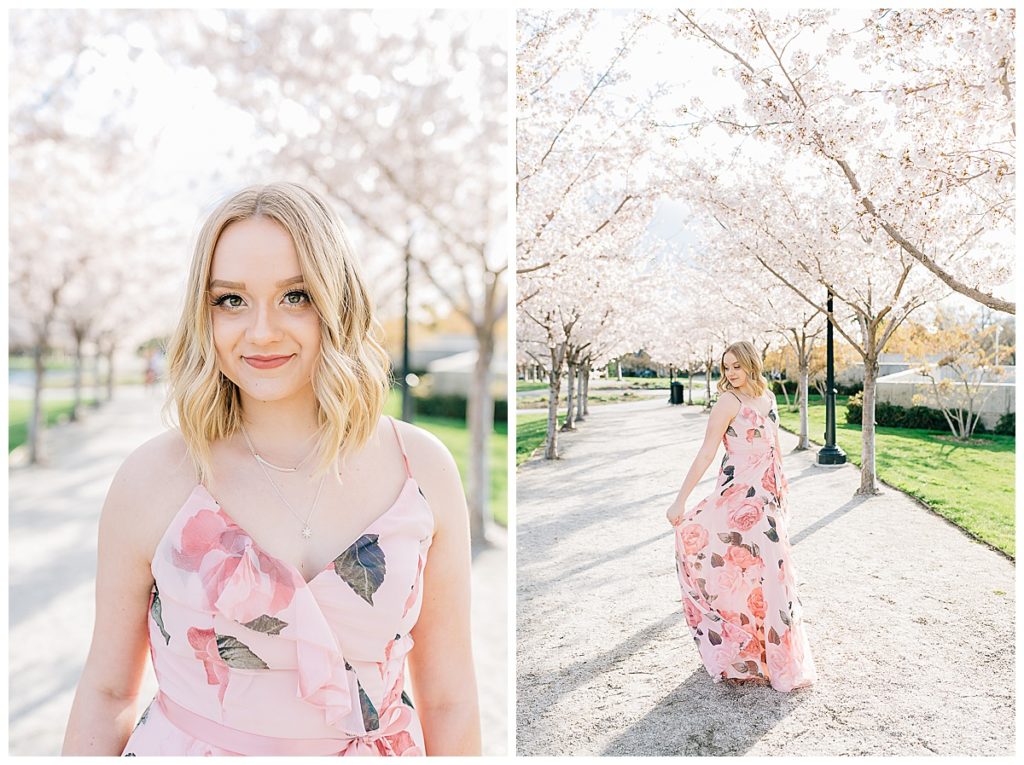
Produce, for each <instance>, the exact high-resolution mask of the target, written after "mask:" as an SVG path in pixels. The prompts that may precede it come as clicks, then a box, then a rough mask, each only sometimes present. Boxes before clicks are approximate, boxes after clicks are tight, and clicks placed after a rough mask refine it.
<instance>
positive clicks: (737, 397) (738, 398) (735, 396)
mask: <svg viewBox="0 0 1024 765" xmlns="http://www.w3.org/2000/svg"><path fill="white" fill-rule="evenodd" d="M726 393H732V397H733V398H734V399H736V400H737V401H739V402H740V403H741V404H742V403H743V399H741V398H740V397H739V396H737V395H736V394H735V393H733V392H732V391H731V390H727V391H726Z"/></svg>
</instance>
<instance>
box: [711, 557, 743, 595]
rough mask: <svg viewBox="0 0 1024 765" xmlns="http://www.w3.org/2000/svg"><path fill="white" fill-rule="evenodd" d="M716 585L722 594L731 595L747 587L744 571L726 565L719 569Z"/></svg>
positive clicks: (737, 567)
mask: <svg viewBox="0 0 1024 765" xmlns="http://www.w3.org/2000/svg"><path fill="white" fill-rule="evenodd" d="M717 577H718V578H717V580H716V585H717V587H718V591H719V592H721V593H722V594H728V595H731V594H733V593H736V592H739V591H740V590H742V589H743V587H744V586H745V582H744V579H743V570H742V569H741V568H740V567H739V566H735V565H730V564H726V565H725V566H722V568H720V569H718V574H717Z"/></svg>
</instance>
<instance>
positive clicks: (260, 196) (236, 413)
mask: <svg viewBox="0 0 1024 765" xmlns="http://www.w3.org/2000/svg"><path fill="white" fill-rule="evenodd" d="M256 217H263V218H267V219H269V220H272V221H275V222H277V223H278V224H280V225H281V226H282V227H283V228H284V229H285V230H286V231H287V232H288V234H289V235H290V236H291V238H292V242H293V244H294V245H295V252H296V253H297V255H298V258H299V266H300V268H301V270H302V276H303V279H304V280H305V286H306V290H307V291H308V293H309V296H310V299H311V301H312V303H313V306H314V307H315V309H316V311H317V314H318V315H319V317H320V356H319V358H318V359H317V362H316V364H315V366H314V368H313V376H312V382H313V391H314V394H315V396H316V401H317V420H318V423H319V426H320V435H319V438H318V440H317V444H316V450H317V453H318V455H319V460H318V462H317V465H316V474H317V475H323V474H324V473H326V472H327V471H328V470H330V468H331V465H332V464H333V463H334V460H335V459H336V458H337V457H338V455H339V454H346V453H351V452H354V451H357V450H358V449H359V448H360V447H361V446H363V445H364V444H365V443H366V442H367V440H368V439H369V438H370V436H371V435H372V434H373V433H374V430H375V428H376V425H377V422H378V420H379V419H380V416H381V413H382V411H383V409H384V402H385V399H386V398H387V393H388V389H389V387H390V385H391V363H390V359H389V358H388V355H387V352H386V351H385V350H384V347H383V346H382V344H381V338H382V337H383V332H382V330H381V326H380V324H379V322H378V321H377V319H376V318H375V317H374V312H373V304H372V301H371V299H370V294H369V292H368V291H367V289H366V285H365V283H364V282H363V279H362V276H361V275H360V273H359V267H358V264H357V262H356V258H355V255H354V253H353V250H352V245H351V243H350V241H349V238H348V235H347V234H346V232H345V228H344V226H343V225H342V223H341V221H340V219H339V218H338V217H337V216H336V215H335V214H334V213H333V211H332V210H331V208H330V207H329V206H328V205H327V204H326V203H325V202H324V200H323V199H321V198H320V197H319V196H317V195H316V194H314V193H313V192H312V191H310V190H309V189H307V188H305V187H303V186H300V185H299V184H296V183H284V182H281V183H271V184H267V185H255V186H249V187H247V188H244V189H242V190H241V191H239V192H237V193H235V194H232V195H231V196H230V197H228V198H227V199H225V200H224V201H223V202H221V203H220V204H219V205H218V206H217V208H216V209H215V210H214V211H213V212H212V213H211V214H210V216H209V217H208V218H207V220H206V222H205V223H204V224H203V227H202V229H201V230H200V232H199V236H198V238H197V240H196V245H195V251H194V252H193V255H192V264H191V267H190V268H189V274H188V284H187V287H186V292H185V305H184V307H183V309H182V313H181V318H180V319H179V320H178V326H177V328H176V330H175V332H174V335H173V336H172V337H171V341H170V343H169V345H168V349H167V360H168V363H167V377H168V386H169V387H168V395H167V401H166V403H165V404H164V417H165V419H166V420H168V421H170V422H171V423H173V419H174V418H172V417H170V416H169V414H170V412H171V411H172V410H173V411H174V413H175V414H176V415H177V423H176V425H177V427H178V428H179V429H180V431H181V434H182V436H183V438H184V441H185V446H186V449H187V451H188V454H189V457H190V458H191V460H192V462H193V464H194V466H195V468H196V471H197V472H198V473H199V476H200V480H201V481H202V482H203V483H205V482H206V481H207V480H208V479H209V478H210V476H211V475H212V472H213V471H212V465H211V461H210V443H211V442H213V441H216V440H218V439H221V438H227V437H229V436H231V435H233V434H234V433H236V432H237V431H238V430H239V428H240V427H241V424H242V401H241V396H240V394H239V390H238V386H236V385H235V384H234V383H233V382H232V381H231V380H229V379H228V378H227V377H226V376H225V375H224V374H223V373H222V372H221V371H220V365H219V364H218V362H217V351H216V348H215V347H214V343H213V324H212V320H211V316H210V310H211V308H210V289H209V283H210V270H211V267H212V263H213V251H214V249H215V248H216V246H217V241H218V240H219V239H220V236H221V234H222V233H223V232H224V229H226V228H227V227H228V226H229V225H231V224H232V223H235V222H237V221H242V220H247V219H249V218H256Z"/></svg>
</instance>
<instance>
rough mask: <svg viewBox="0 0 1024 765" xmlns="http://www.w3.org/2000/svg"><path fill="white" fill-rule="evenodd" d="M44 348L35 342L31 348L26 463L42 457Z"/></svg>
mask: <svg viewBox="0 0 1024 765" xmlns="http://www.w3.org/2000/svg"><path fill="white" fill-rule="evenodd" d="M44 351H45V346H44V345H43V344H42V343H39V342H37V343H36V344H35V345H34V346H33V347H32V368H33V370H34V372H35V379H34V380H33V381H32V413H31V414H30V415H29V418H28V463H29V464H30V465H37V464H39V461H40V458H41V457H42V435H43V376H44V375H45V374H46V365H45V364H44V363H43V353H44Z"/></svg>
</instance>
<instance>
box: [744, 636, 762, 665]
mask: <svg viewBox="0 0 1024 765" xmlns="http://www.w3.org/2000/svg"><path fill="white" fill-rule="evenodd" d="M763 650H764V645H762V643H761V641H760V640H758V639H757V638H756V637H754V636H753V635H751V636H750V641H749V642H748V643H747V644H746V645H745V646H743V650H742V651H740V658H741V659H744V660H746V659H753V660H754V661H760V659H761V652H762V651H763Z"/></svg>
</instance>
